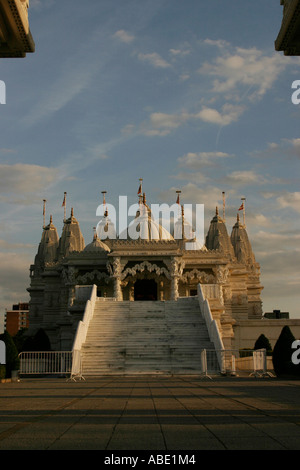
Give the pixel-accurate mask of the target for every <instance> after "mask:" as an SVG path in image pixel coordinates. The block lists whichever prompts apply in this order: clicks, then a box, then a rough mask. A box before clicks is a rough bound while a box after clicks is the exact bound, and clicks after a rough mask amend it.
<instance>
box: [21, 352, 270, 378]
mask: <svg viewBox="0 0 300 470" xmlns="http://www.w3.org/2000/svg"><path fill="white" fill-rule="evenodd" d="M19 358H20V370H19V374H20V375H66V376H68V377H69V379H70V380H74V381H76V379H79V380H84V377H83V375H82V364H81V352H80V351H77V350H76V351H39V352H36V351H29V352H22V353H20V354H19ZM200 361H201V375H202V376H204V377H209V378H211V377H210V374H211V375H219V374H222V375H231V376H240V375H244V376H247V375H250V376H255V377H265V376H270V377H273V376H274V375H273V374H272V372H271V370H272V369H273V367H272V364H271V362H272V360H271V359H270V360H269V361H268V358H267V355H266V350H265V349H259V350H256V351H253V350H250V349H249V350H239V351H238V350H228V349H220V350H215V349H203V350H202V352H201V357H200Z"/></svg>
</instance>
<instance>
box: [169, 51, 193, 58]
mask: <svg viewBox="0 0 300 470" xmlns="http://www.w3.org/2000/svg"><path fill="white" fill-rule="evenodd" d="M170 53H171V54H172V55H173V56H179V57H184V56H186V55H189V54H190V53H191V51H190V50H189V49H170Z"/></svg>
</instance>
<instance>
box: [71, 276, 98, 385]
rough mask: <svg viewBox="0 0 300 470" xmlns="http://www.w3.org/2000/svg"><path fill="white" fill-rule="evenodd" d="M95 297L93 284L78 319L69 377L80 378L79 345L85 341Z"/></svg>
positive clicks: (95, 291) (95, 288) (95, 289)
mask: <svg viewBox="0 0 300 470" xmlns="http://www.w3.org/2000/svg"><path fill="white" fill-rule="evenodd" d="M96 299H97V286H96V285H95V284H94V285H93V287H92V292H91V297H90V299H89V300H87V302H86V305H85V310H84V314H83V317H82V320H80V321H79V323H78V326H77V331H76V335H75V339H74V343H73V348H72V352H73V361H72V371H71V378H74V377H76V376H79V377H80V378H82V370H81V347H82V345H83V343H84V342H85V339H86V335H87V331H88V328H89V324H90V321H91V319H92V318H93V315H94V309H95V303H96Z"/></svg>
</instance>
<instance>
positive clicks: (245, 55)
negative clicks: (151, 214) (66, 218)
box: [0, 0, 300, 318]
mask: <svg viewBox="0 0 300 470" xmlns="http://www.w3.org/2000/svg"><path fill="white" fill-rule="evenodd" d="M29 20H30V29H31V32H32V35H33V38H34V41H35V43H36V52H35V53H34V54H27V56H26V58H24V59H1V60H0V79H1V80H3V81H4V82H5V84H6V104H5V105H0V111H1V113H0V125H1V127H0V129H1V130H0V132H1V144H0V214H1V219H0V308H1V311H2V312H3V311H4V309H5V308H10V307H11V304H12V303H15V302H18V301H25V300H27V298H28V295H27V292H26V288H27V287H28V286H29V265H30V264H31V263H32V262H33V260H34V256H35V253H36V251H37V246H38V243H39V241H40V237H41V227H42V200H43V199H47V206H46V211H47V215H46V218H47V221H48V220H49V215H50V214H53V221H54V224H55V225H56V227H57V229H58V233H59V234H60V233H61V230H62V219H63V209H62V207H61V204H62V200H63V193H64V191H66V192H67V211H68V212H69V211H70V208H71V207H74V213H75V216H76V218H77V219H78V220H79V223H80V226H81V229H82V232H83V235H84V238H85V241H86V243H89V242H90V241H91V239H92V233H93V226H95V225H96V224H97V221H98V220H97V218H96V208H97V206H98V204H99V203H100V202H101V198H102V195H101V191H103V190H106V191H107V199H108V201H109V202H110V203H112V204H116V202H117V197H118V195H119V194H121V195H128V198H129V201H130V202H132V203H133V202H136V193H137V188H138V183H139V178H143V179H144V182H143V189H144V190H145V192H146V195H147V200H148V201H149V202H153V203H157V202H168V203H173V202H175V198H176V194H175V191H176V189H180V190H181V191H182V197H181V198H182V202H186V203H199V204H200V203H204V204H205V217H206V224H207V225H208V224H209V222H210V220H211V218H212V217H213V215H214V210H215V207H216V206H217V205H219V207H220V208H221V205H222V191H225V192H226V221H227V227H228V231H229V233H230V232H231V228H232V226H233V225H234V223H235V220H236V214H237V211H238V208H239V206H240V202H241V197H246V223H247V229H248V233H249V236H250V238H251V242H252V246H253V249H254V252H255V255H256V259H257V261H258V262H259V263H260V264H261V270H262V284H263V285H264V286H265V289H264V291H263V295H262V298H263V302H264V311H270V310H273V309H281V310H283V311H290V314H291V317H293V318H297V317H298V318H299V316H300V310H299V300H300V296H299V288H298V286H299V281H300V269H299V266H300V249H299V240H300V233H299V214H300V191H299V162H300V135H299V117H300V114H299V112H300V105H298V106H296V105H294V104H293V103H292V102H291V95H292V89H291V85H292V82H293V81H294V80H297V79H300V58H299V57H285V56H283V54H282V53H281V52H276V51H275V49H274V41H275V39H276V37H277V34H278V32H279V29H280V25H281V20H282V7H281V6H280V1H279V0H278V1H274V2H270V0H251V1H250V0H244V1H243V2H237V1H236V0H235V1H233V0H227V1H226V2H224V1H223V0H209V1H204V0H185V1H184V2H183V1H182V0H149V1H148V0H86V1H85V2H82V1H80V0H63V1H58V0H57V1H56V0H47V1H41V0H31V2H30V8H29Z"/></svg>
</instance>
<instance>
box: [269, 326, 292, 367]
mask: <svg viewBox="0 0 300 470" xmlns="http://www.w3.org/2000/svg"><path fill="white" fill-rule="evenodd" d="M293 341H295V337H294V335H293V334H292V332H291V330H290V328H289V326H287V325H286V326H284V327H283V328H282V330H281V333H280V335H279V338H278V339H277V342H276V344H275V346H274V349H273V367H274V371H275V374H276V375H277V376H280V375H295V374H297V369H296V367H295V365H294V364H293V363H292V354H293V352H294V350H293V349H292V343H293Z"/></svg>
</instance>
